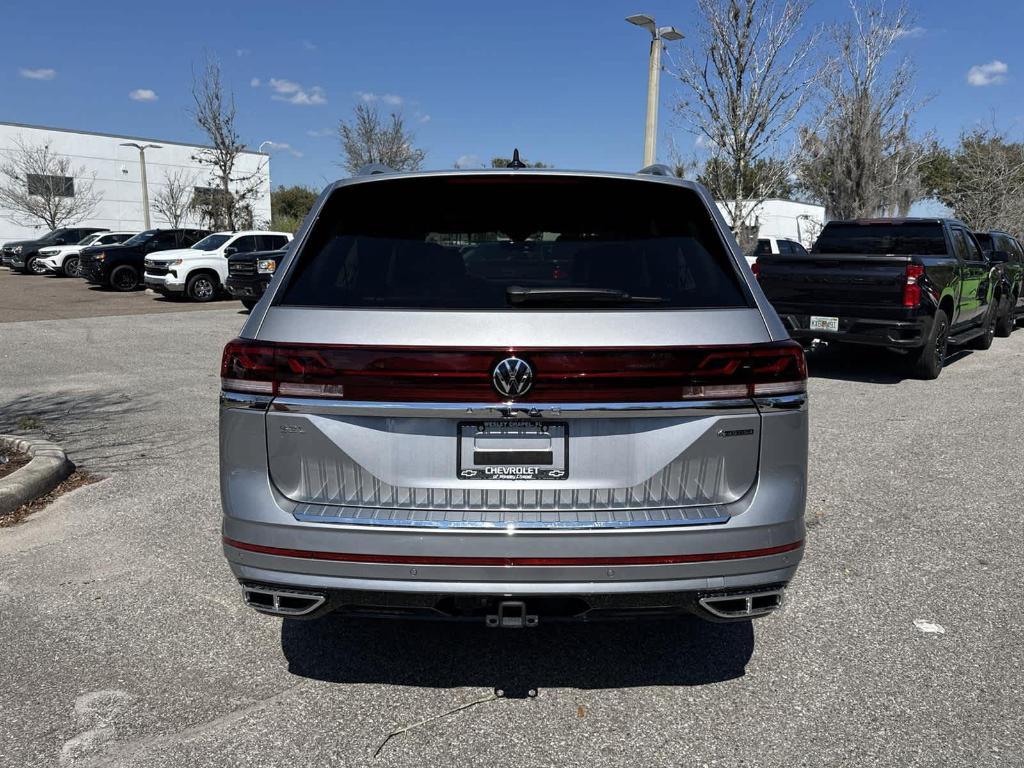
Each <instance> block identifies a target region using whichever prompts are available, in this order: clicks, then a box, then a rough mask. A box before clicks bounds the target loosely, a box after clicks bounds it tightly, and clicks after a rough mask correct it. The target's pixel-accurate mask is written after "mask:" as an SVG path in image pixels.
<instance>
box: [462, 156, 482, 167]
mask: <svg viewBox="0 0 1024 768" xmlns="http://www.w3.org/2000/svg"><path fill="white" fill-rule="evenodd" d="M483 164H484V161H483V160H481V159H480V156H479V155H459V157H458V159H457V160H456V161H455V167H456V168H481V167H483Z"/></svg>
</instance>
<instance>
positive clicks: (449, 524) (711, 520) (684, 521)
mask: <svg viewBox="0 0 1024 768" xmlns="http://www.w3.org/2000/svg"><path fill="white" fill-rule="evenodd" d="M401 511H402V512H405V511H406V510H401ZM292 514H293V515H294V517H295V519H296V520H298V521H299V522H302V523H328V524H332V525H348V526H354V527H356V528H367V527H380V528H399V529H401V528H430V529H433V530H458V529H463V530H465V529H470V530H474V529H475V530H489V531H505V532H506V533H514V532H516V531H535V530H577V531H578V530H613V529H623V528H626V529H636V528H681V527H686V526H692V525H721V524H723V523H727V522H729V520H731V519H732V518H731V517H730V516H729V515H719V516H717V517H704V518H698V519H689V518H685V517H684V518H678V519H674V520H636V521H633V520H605V521H596V520H590V521H578V520H573V521H569V520H565V521H552V522H543V521H541V520H520V521H517V522H514V523H513V522H490V521H463V520H408V519H407V520H374V519H367V518H365V517H345V516H343V515H337V516H330V517H328V516H323V515H314V514H306V513H302V512H293V513H292Z"/></svg>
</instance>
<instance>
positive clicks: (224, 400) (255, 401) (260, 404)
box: [220, 389, 274, 411]
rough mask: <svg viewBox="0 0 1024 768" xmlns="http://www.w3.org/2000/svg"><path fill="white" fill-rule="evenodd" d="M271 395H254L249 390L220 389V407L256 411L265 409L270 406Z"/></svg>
mask: <svg viewBox="0 0 1024 768" xmlns="http://www.w3.org/2000/svg"><path fill="white" fill-rule="evenodd" d="M273 399H274V398H273V396H272V395H256V394H252V393H251V392H228V391H226V390H223V389H222V390H221V392H220V407H221V408H246V409H253V410H257V411H265V410H267V409H268V408H269V407H270V401H271V400H273Z"/></svg>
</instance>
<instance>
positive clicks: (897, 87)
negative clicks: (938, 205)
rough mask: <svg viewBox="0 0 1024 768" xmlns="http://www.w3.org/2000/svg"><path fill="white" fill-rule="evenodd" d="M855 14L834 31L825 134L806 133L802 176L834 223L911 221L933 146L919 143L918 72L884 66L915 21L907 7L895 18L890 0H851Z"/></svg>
mask: <svg viewBox="0 0 1024 768" xmlns="http://www.w3.org/2000/svg"><path fill="white" fill-rule="evenodd" d="M850 9H851V12H852V15H853V18H852V20H851V21H850V22H849V23H847V24H842V25H837V26H834V27H832V29H831V30H830V32H829V37H830V39H831V41H832V43H833V46H832V47H833V49H834V50H835V52H836V53H835V58H834V60H833V61H832V63H831V66H830V67H829V69H828V74H827V76H826V77H825V79H824V86H825V93H826V97H827V98H826V100H825V107H824V110H823V113H822V115H821V121H820V129H817V130H814V129H807V130H804V131H803V132H802V135H801V142H800V143H801V148H800V153H799V156H798V160H797V175H798V178H799V180H800V184H801V186H802V187H803V188H804V189H806V190H807V192H808V193H809V194H810V195H811V196H812V197H813V198H815V199H816V200H818V201H819V202H821V203H823V204H824V205H825V208H826V209H827V210H828V212H829V215H830V216H832V217H834V218H840V219H847V218H857V217H863V216H873V215H876V214H879V213H885V212H890V211H891V212H897V213H900V214H904V215H905V214H906V213H907V211H909V209H910V206H911V205H912V204H913V203H914V202H915V200H917V199H918V197H919V196H920V193H921V190H922V187H921V183H920V167H921V163H922V162H923V160H924V159H925V157H926V155H927V145H926V143H925V142H924V141H917V140H915V139H914V137H913V115H914V112H915V111H916V110H917V109H918V108H919V107H920V106H921V104H920V103H919V102H916V101H915V98H914V89H913V82H914V69H913V66H912V65H911V63H910V61H909V60H908V59H904V60H902V61H901V62H899V63H898V64H897V65H896V66H895V67H892V66H887V65H886V64H887V59H888V58H889V57H890V56H891V55H892V53H893V49H894V47H895V45H896V43H897V41H899V40H900V39H901V38H902V37H904V36H905V35H907V34H908V33H909V32H910V30H911V28H912V19H911V17H910V14H909V11H908V9H907V6H906V4H905V3H901V4H900V5H899V6H897V7H896V8H895V10H893V11H891V12H890V11H887V9H886V7H885V3H884V0H878V4H877V5H867V4H866V3H864V2H862V0H850Z"/></svg>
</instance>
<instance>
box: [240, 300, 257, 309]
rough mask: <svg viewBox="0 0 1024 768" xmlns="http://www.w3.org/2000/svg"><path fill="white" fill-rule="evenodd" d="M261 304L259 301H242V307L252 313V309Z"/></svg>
mask: <svg viewBox="0 0 1024 768" xmlns="http://www.w3.org/2000/svg"><path fill="white" fill-rule="evenodd" d="M259 303H260V300H259V299H242V306H243V307H245V308H246V309H248V310H249V311H250V312H252V308H253V307H255V306H256V305H257V304H259Z"/></svg>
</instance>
